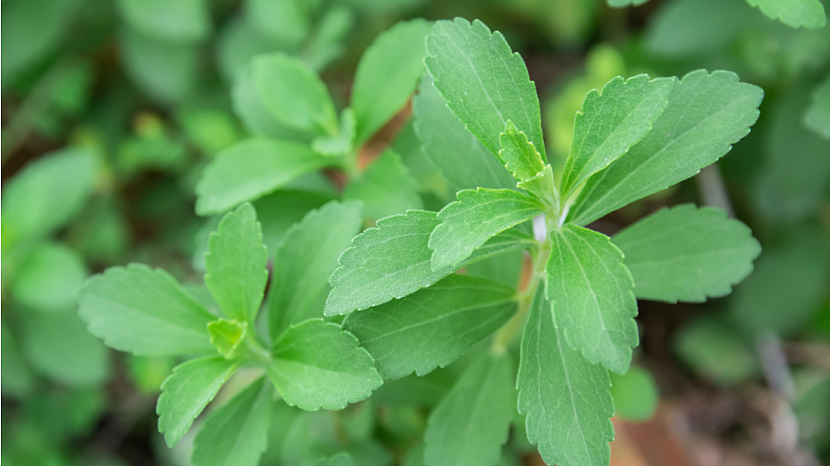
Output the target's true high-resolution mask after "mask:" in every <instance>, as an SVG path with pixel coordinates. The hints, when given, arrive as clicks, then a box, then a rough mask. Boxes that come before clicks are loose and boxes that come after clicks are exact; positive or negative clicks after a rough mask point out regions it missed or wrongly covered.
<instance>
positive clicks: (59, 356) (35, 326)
mask: <svg viewBox="0 0 830 466" xmlns="http://www.w3.org/2000/svg"><path fill="white" fill-rule="evenodd" d="M20 341H21V344H22V349H23V351H24V353H25V355H26V359H27V360H28V362H29V363H30V364H31V365H32V368H33V369H34V370H35V371H37V372H39V373H41V374H42V375H45V376H46V377H48V378H49V379H51V380H53V381H55V382H58V383H60V384H64V385H69V386H70V387H97V386H100V385H103V384H104V382H106V381H107V379H109V377H110V373H111V371H110V354H109V350H108V349H107V347H106V346H104V345H103V344H102V343H101V342H100V341H99V340H98V339H96V338H95V337H93V336H92V335H90V334H89V332H88V331H87V329H86V327H85V326H84V323H83V322H82V321H81V319H79V318H78V315H77V314H75V312H74V310H70V311H64V312H51V313H48V314H44V313H41V312H30V313H27V314H26V317H25V320H24V326H23V335H22V337H21V338H20ZM4 377H5V375H4Z"/></svg>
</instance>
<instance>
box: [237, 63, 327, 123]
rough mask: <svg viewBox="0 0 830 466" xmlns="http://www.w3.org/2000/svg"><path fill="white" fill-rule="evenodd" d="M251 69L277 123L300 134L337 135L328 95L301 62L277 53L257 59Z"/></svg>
mask: <svg viewBox="0 0 830 466" xmlns="http://www.w3.org/2000/svg"><path fill="white" fill-rule="evenodd" d="M252 66H253V80H254V84H255V86H256V88H257V90H258V91H259V95H260V98H261V99H262V100H263V102H264V104H265V108H267V109H268V111H269V112H270V113H271V115H272V116H273V117H274V119H276V120H277V121H279V122H280V123H282V124H283V125H285V126H288V127H289V128H293V129H295V130H299V131H308V132H310V133H313V134H325V135H335V134H337V131H338V123H337V114H336V113H335V111H334V104H333V103H332V101H331V96H330V95H329V91H328V89H326V85H325V84H323V82H322V81H321V80H320V78H319V77H318V76H317V74H316V73H314V72H313V71H311V70H310V69H308V67H307V66H306V65H305V64H304V63H303V62H302V61H300V60H298V59H296V58H293V57H289V56H288V55H285V54H281V53H276V54H272V55H264V56H259V57H257V58H255V59H254V60H253V64H252Z"/></svg>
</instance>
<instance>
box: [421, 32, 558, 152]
mask: <svg viewBox="0 0 830 466" xmlns="http://www.w3.org/2000/svg"><path fill="white" fill-rule="evenodd" d="M427 54H428V56H427V58H426V59H425V60H424V62H425V63H426V66H427V70H429V73H430V74H431V75H432V77H433V78H434V79H435V87H436V88H437V89H438V91H439V92H441V95H443V96H444V98H445V99H446V100H447V106H448V107H449V108H450V110H452V112H453V113H454V114H455V115H456V116H457V117H458V119H459V120H461V122H462V123H464V125H465V126H466V127H467V129H469V130H470V132H471V133H473V134H474V135H475V136H476V137H477V138H478V139H479V141H481V142H482V143H483V144H484V145H485V146H486V147H487V148H488V149H490V151H491V152H492V153H494V154H497V153H498V152H499V148H500V147H501V145H500V144H499V135H500V134H501V132H502V131H504V128H505V124H506V123H507V120H512V121H513V123H514V124H515V125H516V128H517V129H519V130H520V131H523V132H524V133H525V134H527V136H528V139H529V140H530V142H531V143H533V147H535V148H536V150H538V151H539V152H540V153H541V154H542V160H545V143H544V140H543V139H542V118H541V114H540V112H539V97H538V96H537V95H536V86H535V85H534V84H533V82H532V81H531V80H530V77H529V76H528V74H527V68H526V67H525V63H524V61H523V60H522V57H521V56H519V54H518V53H513V52H512V51H511V50H510V46H509V45H507V41H505V40H504V36H502V35H501V33H500V32H495V33H492V34H491V33H490V30H489V29H488V28H487V26H485V25H484V23H482V22H481V21H479V20H475V21H473V23H472V24H470V23H469V22H468V21H467V20H465V19H463V18H456V19H455V20H453V21H446V20H443V21H438V22H436V23H435V26H434V27H433V28H432V33H431V34H430V35H429V36H427Z"/></svg>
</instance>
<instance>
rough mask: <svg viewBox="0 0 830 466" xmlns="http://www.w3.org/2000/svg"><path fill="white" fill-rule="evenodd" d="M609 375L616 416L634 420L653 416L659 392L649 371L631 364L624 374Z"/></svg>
mask: <svg viewBox="0 0 830 466" xmlns="http://www.w3.org/2000/svg"><path fill="white" fill-rule="evenodd" d="M609 375H610V376H611V396H613V397H614V407H615V408H616V413H615V415H616V416H619V417H620V418H621V419H625V420H626V421H635V422H637V421H647V420H649V419H651V417H652V416H654V412H655V411H656V410H657V403H658V402H659V398H660V393H659V391H658V389H657V384H656V383H655V382H654V377H652V376H651V373H650V372H648V371H647V370H645V369H641V368H639V367H637V366H632V367H631V369H630V370H629V371H628V372H626V373H625V375H617V374H614V373H610V374H609Z"/></svg>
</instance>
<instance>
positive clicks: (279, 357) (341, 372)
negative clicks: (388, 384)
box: [268, 319, 383, 411]
mask: <svg viewBox="0 0 830 466" xmlns="http://www.w3.org/2000/svg"><path fill="white" fill-rule="evenodd" d="M358 344H359V342H358V341H357V338H355V337H354V335H352V334H351V333H349V332H346V331H344V330H343V329H342V328H341V327H340V326H339V325H336V324H331V323H325V322H323V320H322V319H309V320H306V321H305V322H303V323H300V324H297V325H292V326H291V327H289V328H288V330H286V331H285V333H283V334H282V336H281V337H280V338H279V339H278V340H277V341H276V343H275V344H274V349H273V359H272V360H271V362H270V363H269V365H268V377H270V378H271V381H272V382H273V383H274V385H275V386H276V387H277V391H279V393H280V396H282V398H283V399H284V400H285V402H286V403H288V404H289V405H291V406H298V407H299V408H301V409H304V410H307V411H315V410H317V409H320V408H323V409H343V408H345V407H346V405H347V404H348V403H355V402H358V401H360V400H364V399H366V398H368V397H369V395H371V394H372V391H373V390H375V389H376V388H378V387H380V386H381V384H383V379H381V377H380V374H378V371H377V370H375V364H374V361H373V360H372V357H371V356H370V355H369V353H368V352H367V351H366V350H365V349H363V348H360V347H359V346H358Z"/></svg>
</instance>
